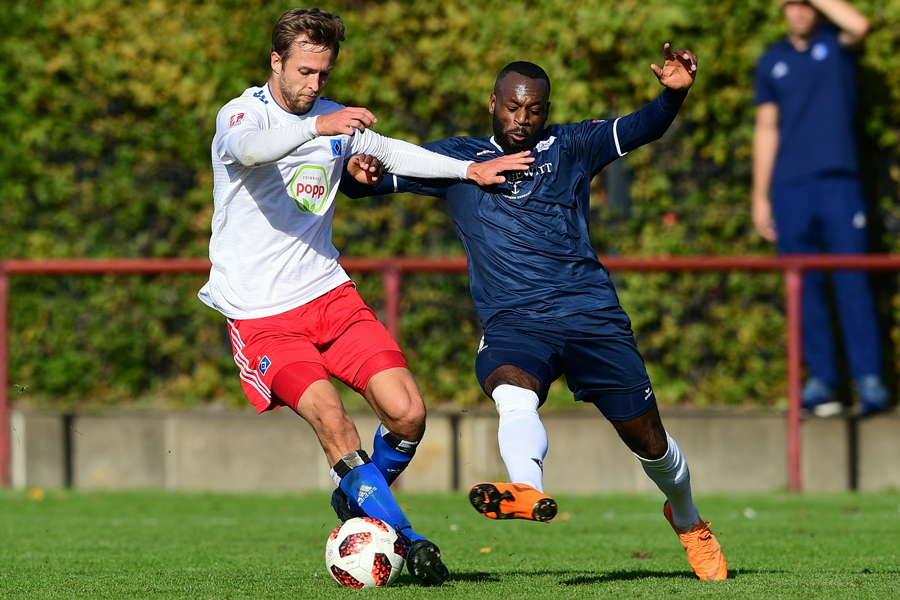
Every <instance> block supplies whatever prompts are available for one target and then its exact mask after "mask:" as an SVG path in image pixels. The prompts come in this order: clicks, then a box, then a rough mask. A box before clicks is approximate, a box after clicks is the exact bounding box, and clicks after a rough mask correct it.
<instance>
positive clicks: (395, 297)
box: [381, 260, 401, 344]
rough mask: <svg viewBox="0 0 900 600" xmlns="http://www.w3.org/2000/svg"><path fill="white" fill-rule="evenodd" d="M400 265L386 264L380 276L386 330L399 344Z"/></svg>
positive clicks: (392, 262)
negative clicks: (382, 288) (382, 287)
mask: <svg viewBox="0 0 900 600" xmlns="http://www.w3.org/2000/svg"><path fill="white" fill-rule="evenodd" d="M400 280H401V275H400V265H399V264H398V263H397V261H393V260H392V261H391V262H389V263H388V264H387V266H386V267H385V269H384V272H383V274H382V280H381V285H382V286H384V311H385V320H386V321H387V330H388V333H390V334H391V337H392V338H394V341H395V342H397V343H398V344H399V343H400Z"/></svg>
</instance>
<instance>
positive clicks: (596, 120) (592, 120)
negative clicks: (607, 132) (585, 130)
mask: <svg viewBox="0 0 900 600" xmlns="http://www.w3.org/2000/svg"><path fill="white" fill-rule="evenodd" d="M605 120H606V119H591V123H593V124H594V125H597V124H599V123H602V122H603V121H605Z"/></svg>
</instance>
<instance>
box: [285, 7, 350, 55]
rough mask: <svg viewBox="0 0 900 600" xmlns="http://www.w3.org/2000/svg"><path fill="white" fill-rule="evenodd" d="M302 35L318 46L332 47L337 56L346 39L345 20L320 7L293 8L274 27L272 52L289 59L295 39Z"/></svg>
mask: <svg viewBox="0 0 900 600" xmlns="http://www.w3.org/2000/svg"><path fill="white" fill-rule="evenodd" d="M300 35H306V38H307V39H308V40H309V41H310V42H311V43H313V44H315V45H317V46H328V47H330V48H331V49H332V50H334V57H335V58H337V55H338V52H339V51H340V49H341V42H343V41H344V22H343V21H341V18H340V17H339V16H337V15H333V14H331V13H327V12H324V11H321V10H319V9H318V8H310V9H306V8H292V9H291V10H289V11H287V12H286V13H284V14H283V15H281V16H280V17H279V18H278V21H277V22H276V23H275V28H274V29H272V52H277V53H278V54H279V55H280V56H281V59H282V60H287V59H288V57H289V56H290V54H291V48H292V47H293V44H294V40H296V39H297V37H299V36H300Z"/></svg>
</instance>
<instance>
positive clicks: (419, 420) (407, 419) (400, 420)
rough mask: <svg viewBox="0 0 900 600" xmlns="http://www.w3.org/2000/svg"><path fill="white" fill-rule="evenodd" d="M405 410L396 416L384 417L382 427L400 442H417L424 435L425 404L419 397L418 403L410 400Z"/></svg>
mask: <svg viewBox="0 0 900 600" xmlns="http://www.w3.org/2000/svg"><path fill="white" fill-rule="evenodd" d="M410 400H411V401H410V402H409V404H408V405H407V410H406V411H405V412H402V413H400V414H396V415H385V418H384V419H382V421H383V422H384V426H385V427H387V428H388V430H390V432H391V433H393V434H394V435H396V436H397V437H398V438H400V439H401V440H406V441H408V442H417V441H419V440H421V439H422V436H423V435H424V434H425V414H426V411H425V403H424V402H423V401H422V398H421V396H418V401H416V400H415V398H411V399H410Z"/></svg>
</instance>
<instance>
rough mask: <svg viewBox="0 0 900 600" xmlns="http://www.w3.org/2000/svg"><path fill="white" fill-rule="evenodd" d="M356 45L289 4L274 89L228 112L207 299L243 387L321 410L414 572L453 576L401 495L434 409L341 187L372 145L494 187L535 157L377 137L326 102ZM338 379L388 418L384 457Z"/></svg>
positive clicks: (254, 396)
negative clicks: (394, 326)
mask: <svg viewBox="0 0 900 600" xmlns="http://www.w3.org/2000/svg"><path fill="white" fill-rule="evenodd" d="M343 39H344V26H343V23H342V22H341V20H340V18H339V17H337V16H336V15H333V14H329V13H327V12H322V11H319V10H318V9H311V10H306V9H292V10H289V11H288V12H286V13H285V14H283V15H282V16H281V18H279V20H278V22H277V23H276V25H275V27H274V29H273V32H272V52H271V67H272V72H271V75H270V78H269V81H268V83H267V84H266V85H264V86H262V87H252V88H249V89H247V90H246V91H245V92H244V93H243V94H242V95H241V96H240V97H239V98H235V99H233V100H231V101H230V102H228V103H227V104H226V105H225V106H224V107H223V108H222V109H221V110H220V111H219V114H218V117H217V118H216V134H215V137H214V139H213V143H212V162H213V173H214V178H215V182H214V189H213V196H214V199H215V213H214V215H213V219H212V238H211V240H210V251H209V253H210V259H211V261H212V270H211V272H210V278H209V282H208V283H207V284H206V285H204V286H203V288H202V289H201V290H200V294H199V295H200V299H201V300H202V301H203V302H204V303H206V304H207V305H209V306H211V307H212V308H214V309H216V310H218V311H219V312H221V313H222V314H223V315H224V316H225V317H226V318H227V319H228V324H229V328H230V333H231V341H232V346H233V349H234V358H235V362H236V363H237V365H238V367H239V368H240V377H241V381H242V384H243V388H244V391H245V392H246V394H247V397H248V398H249V400H250V401H251V402H252V403H253V404H254V405H255V406H256V409H257V411H258V412H260V413H261V412H263V411H266V410H270V409H273V408H276V407H278V406H288V407H290V408H291V409H293V410H294V411H295V412H296V413H297V414H299V415H300V416H301V417H303V418H304V419H306V421H308V422H309V424H310V425H311V426H312V428H313V429H314V430H315V432H316V435H317V436H318V438H319V442H320V443H321V445H322V448H323V450H324V451H325V455H326V457H327V459H328V461H329V464H330V465H333V466H332V471H331V474H332V477H333V479H334V481H335V483H336V484H337V485H338V489H339V490H340V491H341V494H339V495H340V497H341V498H342V499H343V500H344V501H345V502H346V499H347V498H350V499H352V500H353V502H354V507H355V508H357V509H360V510H361V511H362V512H363V513H365V514H366V515H367V516H369V517H374V518H378V519H381V520H383V521H385V522H387V523H388V524H390V525H392V526H393V527H394V528H395V529H396V530H397V531H398V532H400V534H401V536H402V537H403V540H404V546H405V547H404V551H405V552H406V553H407V566H408V569H409V571H410V573H411V574H412V575H414V576H416V577H418V578H420V579H422V580H423V582H425V583H426V584H432V585H439V584H441V583H443V582H444V581H445V580H446V579H447V577H449V573H448V571H447V568H446V566H444V564H443V563H442V561H441V558H440V556H441V555H440V551H439V549H438V547H437V546H436V545H435V544H433V543H432V542H430V541H428V540H426V539H425V538H424V537H423V536H421V535H419V534H417V533H416V532H415V531H413V529H412V527H411V525H410V523H409V521H408V520H407V518H406V517H405V515H404V514H403V512H402V510H401V509H400V507H399V506H398V505H397V503H396V501H395V500H394V498H393V496H392V495H391V492H390V488H389V486H390V483H391V482H392V481H393V480H394V479H396V477H397V476H398V475H399V474H400V472H402V471H403V469H404V468H405V467H406V465H407V464H408V463H409V461H410V459H411V458H412V456H413V454H414V453H415V450H416V446H417V444H418V443H419V441H420V440H421V438H422V435H423V433H424V431H425V405H424V402H423V400H422V396H421V394H420V392H419V390H418V388H417V386H416V383H415V380H414V379H413V377H412V374H411V373H410V371H409V368H408V367H407V364H406V361H405V360H404V358H403V354H402V353H401V352H400V349H399V347H398V346H397V344H396V343H395V342H394V340H392V339H391V337H390V335H389V334H388V333H387V331H386V329H385V328H384V326H383V325H381V323H379V322H378V321H377V319H376V318H375V315H374V313H373V312H372V311H371V309H369V307H367V306H366V305H365V304H364V303H363V301H362V300H361V299H360V297H359V295H358V294H357V292H356V289H355V287H354V285H353V283H352V282H351V281H350V278H349V277H348V276H347V274H346V273H345V272H344V270H343V269H342V268H341V267H340V265H339V264H338V262H337V257H338V251H337V250H336V249H335V247H334V245H333V244H332V241H331V231H332V225H331V220H332V216H333V214H334V200H335V195H336V193H337V190H338V185H339V183H340V178H341V173H342V170H343V166H344V162H345V161H347V160H354V159H352V158H351V157H352V156H353V155H357V154H365V155H372V156H375V157H377V158H378V159H379V160H380V161H381V162H383V163H384V165H385V166H386V167H387V168H390V170H391V171H392V172H394V173H398V174H402V175H405V176H411V177H426V178H429V177H431V178H434V177H439V178H445V179H446V178H449V179H460V180H466V179H471V180H472V181H474V182H475V183H478V184H479V185H493V184H499V183H503V182H504V181H505V178H504V177H503V176H501V175H500V173H503V172H507V171H511V170H512V171H515V170H521V169H524V168H526V167H527V165H528V163H530V162H532V159H530V158H528V157H527V154H528V153H527V152H523V153H520V154H518V155H515V156H512V157H503V158H501V159H496V160H494V161H489V162H482V163H475V162H472V161H460V160H455V159H450V158H447V157H444V156H440V155H438V154H434V153H431V152H428V151H426V150H423V149H421V148H419V147H418V146H414V145H411V144H407V143H405V142H401V141H399V140H393V139H390V138H385V137H382V136H380V135H378V134H376V133H374V132H373V131H371V129H370V127H371V126H372V125H373V124H374V123H375V122H376V119H375V117H374V115H372V113H371V112H369V111H368V110H366V109H365V108H352V107H351V108H345V107H342V106H341V105H339V104H337V103H335V102H332V101H330V100H327V99H325V98H322V97H321V96H320V93H321V91H322V89H323V88H324V87H325V84H326V83H327V82H328V77H329V75H330V73H331V70H332V67H333V65H334V60H335V59H336V58H337V55H338V51H339V47H340V46H339V45H340V42H341V41H343ZM356 160H357V161H358V159H356ZM332 376H333V377H335V378H337V379H339V380H341V381H343V382H344V383H346V384H347V385H348V386H349V387H351V388H352V389H354V390H356V391H357V392H359V393H360V394H362V395H363V396H364V397H365V398H366V400H367V401H368V402H369V404H370V405H371V406H372V408H373V409H374V411H375V413H376V414H377V415H378V417H379V418H380V419H381V422H382V424H381V426H380V428H379V430H378V431H377V432H376V434H375V442H374V451H373V453H372V456H371V457H369V456H368V455H367V454H366V452H364V451H363V450H362V445H361V443H360V438H359V433H358V432H357V430H356V426H355V424H354V423H353V420H352V419H351V418H350V416H349V415H348V414H347V413H346V411H345V410H344V407H343V404H342V402H341V398H340V396H339V395H338V392H337V390H336V389H335V388H334V386H333V385H332V384H331V382H330V377H332ZM270 458H271V457H269V456H266V455H265V452H264V451H263V453H262V455H261V456H260V460H269V459H270Z"/></svg>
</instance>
